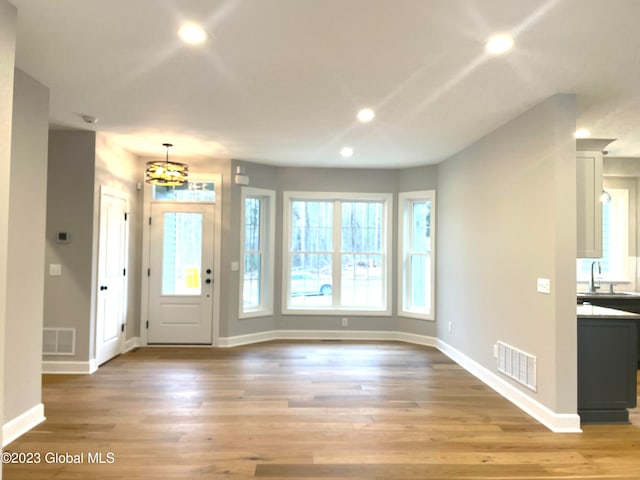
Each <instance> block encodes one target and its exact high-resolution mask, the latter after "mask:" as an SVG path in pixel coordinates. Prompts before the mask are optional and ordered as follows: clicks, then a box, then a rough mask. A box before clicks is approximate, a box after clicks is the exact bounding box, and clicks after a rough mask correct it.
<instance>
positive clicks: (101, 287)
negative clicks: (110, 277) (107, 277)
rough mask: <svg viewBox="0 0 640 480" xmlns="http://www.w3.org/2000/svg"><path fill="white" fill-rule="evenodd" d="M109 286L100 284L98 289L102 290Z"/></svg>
mask: <svg viewBox="0 0 640 480" xmlns="http://www.w3.org/2000/svg"><path fill="white" fill-rule="evenodd" d="M108 289H109V287H107V286H106V285H100V291H104V290H108Z"/></svg>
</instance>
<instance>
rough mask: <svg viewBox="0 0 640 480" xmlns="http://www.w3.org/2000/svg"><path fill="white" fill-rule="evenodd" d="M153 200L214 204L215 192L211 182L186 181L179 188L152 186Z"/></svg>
mask: <svg viewBox="0 0 640 480" xmlns="http://www.w3.org/2000/svg"><path fill="white" fill-rule="evenodd" d="M153 199H154V200H172V201H179V202H180V201H182V202H215V201H216V192H215V185H214V183H213V182H192V181H188V182H186V183H185V184H184V185H180V186H179V187H163V186H162V185H154V186H153Z"/></svg>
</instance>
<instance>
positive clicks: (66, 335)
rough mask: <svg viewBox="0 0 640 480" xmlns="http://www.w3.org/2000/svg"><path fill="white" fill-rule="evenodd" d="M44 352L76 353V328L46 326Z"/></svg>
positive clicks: (43, 335)
mask: <svg viewBox="0 0 640 480" xmlns="http://www.w3.org/2000/svg"><path fill="white" fill-rule="evenodd" d="M42 353H43V354H44V355H75V354H76V329H75V328H44V329H43V331H42Z"/></svg>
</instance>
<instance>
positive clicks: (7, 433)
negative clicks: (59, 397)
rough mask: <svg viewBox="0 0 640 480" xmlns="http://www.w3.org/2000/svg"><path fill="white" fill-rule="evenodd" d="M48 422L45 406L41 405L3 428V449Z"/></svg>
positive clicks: (10, 421) (32, 408)
mask: <svg viewBox="0 0 640 480" xmlns="http://www.w3.org/2000/svg"><path fill="white" fill-rule="evenodd" d="M45 420H46V418H45V416H44V405H43V404H42V403H39V404H38V405H36V406H35V407H31V408H30V409H29V410H27V411H26V412H24V413H22V414H20V415H18V416H17V417H16V418H14V419H12V420H9V421H8V422H7V423H5V424H4V425H3V426H2V448H4V447H6V446H7V445H9V444H10V443H11V442H13V441H14V440H15V439H16V438H18V437H20V436H21V435H23V434H24V433H27V432H28V431H29V430H31V429H32V428H33V427H35V426H36V425H38V424H40V423H42V422H44V421H45Z"/></svg>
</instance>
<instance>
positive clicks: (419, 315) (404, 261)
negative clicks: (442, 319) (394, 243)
mask: <svg viewBox="0 0 640 480" xmlns="http://www.w3.org/2000/svg"><path fill="white" fill-rule="evenodd" d="M425 201H427V202H430V203H431V207H430V214H431V217H430V224H429V228H430V233H431V235H430V238H431V254H430V256H431V269H430V282H431V289H430V292H429V295H430V296H431V305H430V307H431V308H430V309H429V312H424V311H421V310H416V309H411V308H410V305H409V292H410V282H411V280H410V273H411V272H410V269H409V268H410V267H409V260H410V258H411V255H412V254H411V252H410V248H411V243H412V242H411V241H412V238H413V237H412V232H411V225H412V224H413V222H412V212H411V208H410V207H411V206H412V205H413V204H414V203H416V202H425ZM436 253H437V250H436V191H435V190H418V191H413V192H401V193H399V194H398V292H397V295H398V303H397V305H398V306H397V312H398V316H399V317H407V318H415V319H418V320H429V321H435V319H436Z"/></svg>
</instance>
